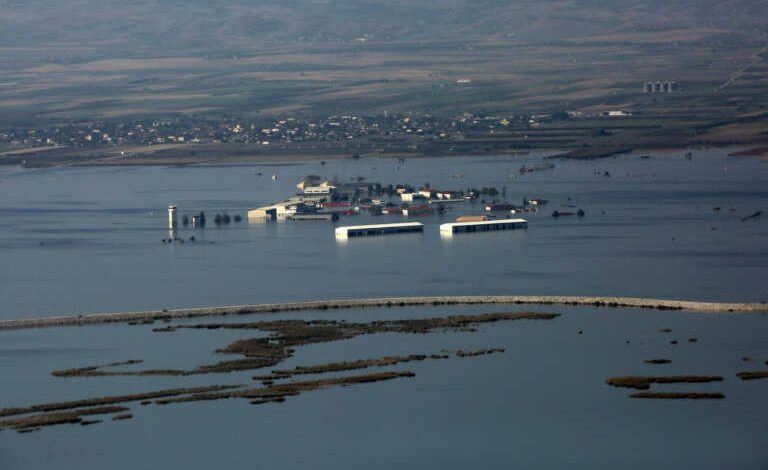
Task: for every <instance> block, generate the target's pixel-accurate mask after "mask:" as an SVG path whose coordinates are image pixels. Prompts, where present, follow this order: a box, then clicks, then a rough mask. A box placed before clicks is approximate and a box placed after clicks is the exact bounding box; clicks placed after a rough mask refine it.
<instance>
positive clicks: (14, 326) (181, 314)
mask: <svg viewBox="0 0 768 470" xmlns="http://www.w3.org/2000/svg"><path fill="white" fill-rule="evenodd" d="M426 305H432V306H439V305H563V306H593V307H611V308H644V309H654V310H676V311H689V312H697V313H716V314H724V313H725V314H758V313H763V314H765V313H768V304H765V303H727V302H697V301H690V300H666V299H652V298H642V297H586V296H556V295H544V296H525V295H496V296H487V295H477V296H423V297H422V296H419V297H381V298H365V299H336V300H311V301H303V302H287V303H270V304H251V305H230V306H218V307H217V306H211V307H199V308H184V309H162V310H147V311H136V312H115V313H94V314H88V315H63V316H53V317H39V318H25V319H12V320H0V331H2V330H20V329H32V328H52V327H62V326H83V325H98V324H106V323H129V322H150V321H155V320H172V319H185V318H200V317H221V316H227V315H250V314H259V313H279V312H295V311H306V310H330V309H345V308H380V307H408V306H426Z"/></svg>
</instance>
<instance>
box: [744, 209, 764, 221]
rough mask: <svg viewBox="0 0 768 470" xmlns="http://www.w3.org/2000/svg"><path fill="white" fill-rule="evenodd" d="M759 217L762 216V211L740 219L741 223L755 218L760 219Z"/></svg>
mask: <svg viewBox="0 0 768 470" xmlns="http://www.w3.org/2000/svg"><path fill="white" fill-rule="evenodd" d="M761 215H763V211H757V212H755V213H754V214H752V215H749V216H747V217H743V218H742V219H741V221H742V222H746V221H748V220H754V219H756V218H758V217H760V216H761Z"/></svg>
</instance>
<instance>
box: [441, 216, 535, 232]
mask: <svg viewBox="0 0 768 470" xmlns="http://www.w3.org/2000/svg"><path fill="white" fill-rule="evenodd" d="M520 223H524V224H527V223H528V221H527V220H525V219H492V220H478V221H477V222H449V223H447V224H442V225H440V230H447V229H449V228H452V227H467V226H472V225H498V224H520Z"/></svg>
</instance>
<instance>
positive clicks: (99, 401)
mask: <svg viewBox="0 0 768 470" xmlns="http://www.w3.org/2000/svg"><path fill="white" fill-rule="evenodd" d="M240 387H241V385H212V386H208V387H192V388H175V389H169V390H158V391H155V392H146V393H135V394H132V395H118V396H112V397H101V398H89V399H84V400H75V401H64V402H57V403H43V404H40V405H33V406H29V407H25V408H3V409H0V417H7V416H18V415H25V414H31V413H50V412H55V411H66V410H73V409H75V408H85V407H96V406H103V405H111V404H115V403H128V402H132V401H140V400H147V399H150V400H152V399H156V398H165V397H173V396H179V395H188V394H194V393H205V392H215V391H221V390H231V389H235V388H240ZM76 413H82V412H76ZM0 423H2V422H0ZM0 427H3V425H2V424H0Z"/></svg>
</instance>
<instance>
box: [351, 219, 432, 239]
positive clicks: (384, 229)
mask: <svg viewBox="0 0 768 470" xmlns="http://www.w3.org/2000/svg"><path fill="white" fill-rule="evenodd" d="M423 231H424V224H422V223H420V222H404V223H400V224H377V225H349V226H346V227H337V228H336V238H352V237H365V236H372V235H389V234H395V233H416V232H423Z"/></svg>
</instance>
